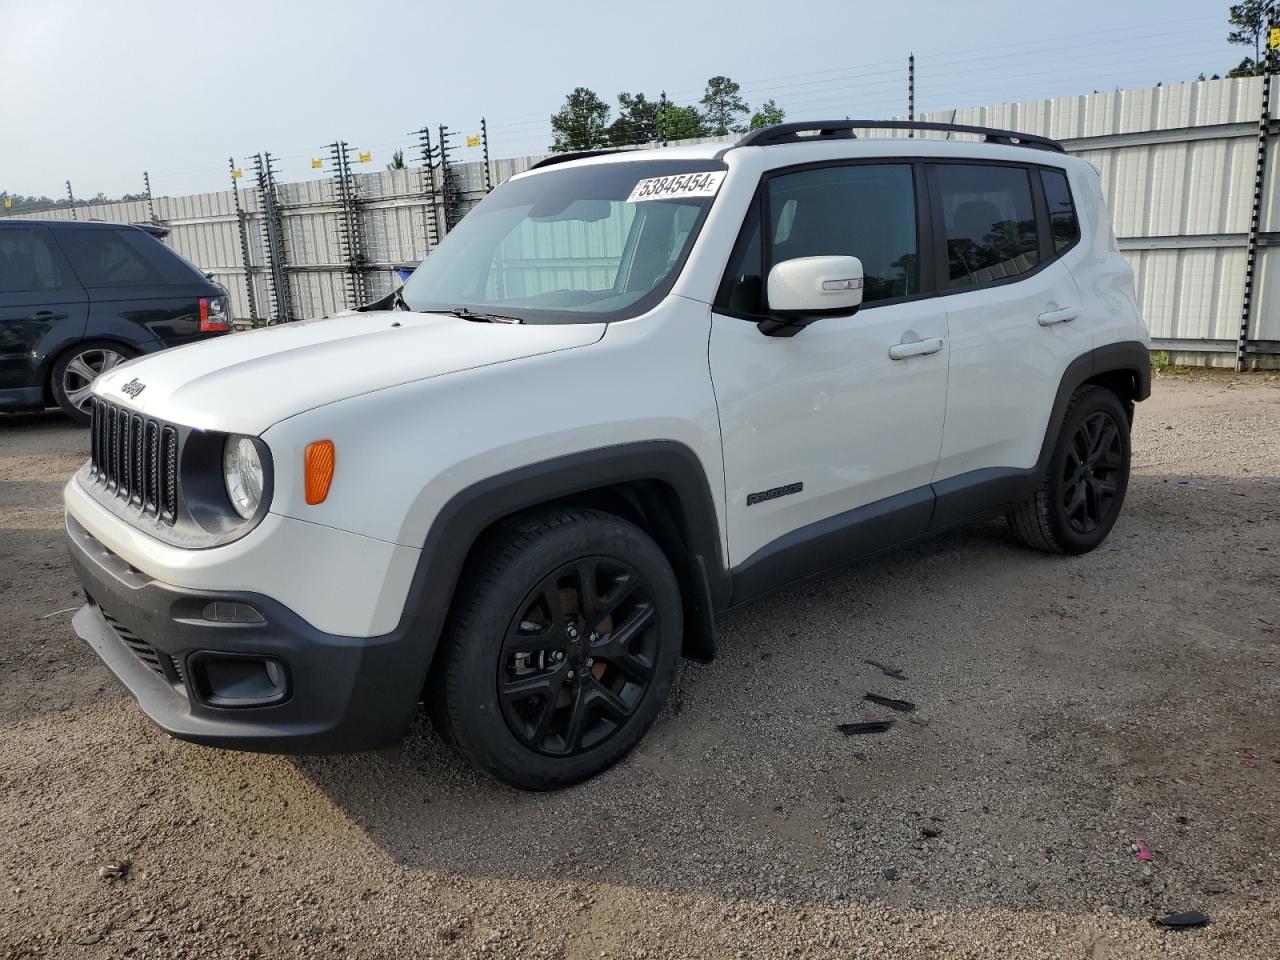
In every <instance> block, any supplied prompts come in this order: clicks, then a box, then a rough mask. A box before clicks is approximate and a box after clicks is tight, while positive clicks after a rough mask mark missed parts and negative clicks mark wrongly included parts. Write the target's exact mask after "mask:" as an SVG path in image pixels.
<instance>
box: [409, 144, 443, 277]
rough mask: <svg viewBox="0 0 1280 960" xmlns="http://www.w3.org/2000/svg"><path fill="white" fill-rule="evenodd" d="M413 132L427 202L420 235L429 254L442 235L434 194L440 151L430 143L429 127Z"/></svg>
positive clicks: (437, 202)
mask: <svg viewBox="0 0 1280 960" xmlns="http://www.w3.org/2000/svg"><path fill="white" fill-rule="evenodd" d="M414 132H415V133H416V134H417V135H418V152H419V155H420V156H421V157H422V169H421V171H420V172H421V175H422V195H423V196H424V197H425V198H426V201H427V202H426V206H424V207H423V210H422V234H423V238H424V239H425V240H426V243H427V249H426V252H427V253H430V252H431V251H432V250H434V249H435V248H436V245H437V244H438V243H439V242H440V238H441V237H442V236H443V235H444V234H443V232H442V231H441V230H440V222H439V215H440V211H439V204H440V197H439V195H438V194H437V193H436V163H437V162H438V161H439V159H440V151H439V148H437V147H436V146H435V145H434V144H432V142H431V128H430V127H422V128H421V129H419V130H416V131H414Z"/></svg>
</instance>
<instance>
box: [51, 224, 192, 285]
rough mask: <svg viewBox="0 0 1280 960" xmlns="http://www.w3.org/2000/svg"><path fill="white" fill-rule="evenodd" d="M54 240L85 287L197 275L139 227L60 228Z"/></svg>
mask: <svg viewBox="0 0 1280 960" xmlns="http://www.w3.org/2000/svg"><path fill="white" fill-rule="evenodd" d="M58 244H59V245H60V246H61V247H62V251H63V252H64V253H65V254H66V255H67V259H68V260H69V261H70V262H71V268H72V269H73V270H75V272H76V275H77V276H78V277H79V278H80V282H81V283H83V284H84V285H85V286H86V287H141V286H152V285H155V284H165V283H190V282H191V281H193V280H197V279H199V274H194V271H193V270H192V269H191V268H190V267H188V266H187V265H186V264H185V263H184V262H183V261H182V260H180V259H179V258H178V257H176V256H174V254H173V253H172V252H171V251H170V250H169V248H168V247H166V246H165V245H164V244H163V243H161V242H160V241H159V240H157V239H156V238H155V237H152V236H149V235H148V234H145V233H143V232H142V231H141V230H61V231H59V232H58ZM193 274H194V275H193Z"/></svg>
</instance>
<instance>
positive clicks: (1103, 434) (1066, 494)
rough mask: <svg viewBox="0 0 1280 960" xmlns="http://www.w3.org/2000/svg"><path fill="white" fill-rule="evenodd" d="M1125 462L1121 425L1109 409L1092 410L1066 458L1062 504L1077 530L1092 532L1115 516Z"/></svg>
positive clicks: (1080, 427)
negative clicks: (1117, 494)
mask: <svg viewBox="0 0 1280 960" xmlns="http://www.w3.org/2000/svg"><path fill="white" fill-rule="evenodd" d="M1123 466H1124V446H1123V444H1122V443H1121V438H1120V425H1119V424H1118V423H1116V421H1115V418H1114V417H1113V416H1112V415H1111V413H1110V412H1109V411H1107V410H1099V411H1097V412H1096V413H1091V414H1090V415H1089V416H1088V417H1086V418H1085V419H1084V421H1083V422H1082V423H1081V424H1080V425H1079V427H1077V428H1076V431H1075V433H1074V434H1073V435H1072V437H1071V441H1070V443H1069V444H1068V445H1067V448H1066V451H1065V455H1064V456H1063V458H1062V488H1061V489H1062V499H1063V504H1062V508H1063V511H1064V513H1065V516H1066V519H1067V523H1069V524H1070V525H1071V529H1072V530H1074V531H1075V532H1076V533H1078V534H1081V535H1086V534H1090V533H1092V532H1093V531H1094V530H1097V529H1098V527H1100V526H1101V525H1102V524H1104V523H1106V522H1107V521H1108V520H1109V519H1111V513H1112V511H1113V510H1114V509H1115V507H1116V492H1117V491H1118V490H1119V488H1120V470H1121V468H1122V467H1123Z"/></svg>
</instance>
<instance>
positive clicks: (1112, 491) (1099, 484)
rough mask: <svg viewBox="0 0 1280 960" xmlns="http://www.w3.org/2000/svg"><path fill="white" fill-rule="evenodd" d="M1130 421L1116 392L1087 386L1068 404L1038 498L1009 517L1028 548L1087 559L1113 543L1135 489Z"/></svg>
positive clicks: (1033, 498)
mask: <svg viewBox="0 0 1280 960" xmlns="http://www.w3.org/2000/svg"><path fill="white" fill-rule="evenodd" d="M1130 462H1131V449H1130V446H1129V416H1128V413H1127V412H1126V411H1125V407H1124V405H1123V404H1122V403H1121V402H1120V398H1119V397H1117V396H1116V395H1115V394H1114V393H1112V392H1111V391H1110V390H1108V389H1106V388H1105V387H1099V386H1093V385H1089V386H1084V387H1081V388H1080V389H1079V390H1077V391H1076V392H1075V393H1074V394H1072V396H1071V400H1070V401H1069V402H1068V403H1067V410H1066V415H1065V416H1064V417H1063V420H1062V429H1061V431H1060V432H1059V434H1058V439H1057V442H1056V443H1055V445H1054V448H1053V454H1052V456H1051V457H1050V458H1049V466H1048V469H1047V470H1046V471H1045V475H1044V478H1043V479H1042V480H1041V483H1040V489H1039V490H1038V491H1037V492H1036V494H1035V495H1034V496H1032V497H1030V498H1029V499H1027V500H1025V501H1024V502H1022V503H1020V504H1018V506H1017V507H1015V508H1014V509H1013V510H1012V511H1011V512H1010V513H1009V514H1008V516H1007V520H1008V522H1009V527H1010V528H1011V529H1012V530H1013V532H1014V533H1015V534H1016V535H1017V537H1018V539H1020V540H1021V541H1022V542H1023V543H1025V544H1027V546H1030V547H1035V548H1036V549H1037V550H1044V551H1046V552H1048V553H1065V554H1080V553H1087V552H1089V551H1090V550H1092V549H1094V548H1095V547H1097V546H1098V545H1099V544H1100V543H1102V541H1103V540H1105V539H1106V538H1107V534H1109V533H1110V532H1111V528H1112V527H1113V526H1114V525H1115V522H1116V518H1117V517H1118V516H1119V514H1120V507H1121V506H1122V505H1123V504H1124V495H1125V492H1126V491H1127V490H1128V488H1129V468H1130Z"/></svg>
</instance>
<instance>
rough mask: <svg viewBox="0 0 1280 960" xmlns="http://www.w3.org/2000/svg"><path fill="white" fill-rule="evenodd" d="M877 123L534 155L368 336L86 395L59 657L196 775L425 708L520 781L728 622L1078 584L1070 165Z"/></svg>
mask: <svg viewBox="0 0 1280 960" xmlns="http://www.w3.org/2000/svg"><path fill="white" fill-rule="evenodd" d="M875 126H893V127H895V128H902V127H906V126H908V125H907V124H902V123H892V124H889V123H885V124H876V123H867V122H861V121H853V122H851V121H842V122H833V123H822V124H784V125H781V126H775V127H770V128H767V129H764V130H760V131H756V132H753V133H751V134H749V135H748V136H746V137H745V138H744V139H742V140H740V141H739V142H738V143H737V144H735V145H733V146H730V147H726V146H722V145H706V146H696V147H688V148H677V149H667V150H646V151H637V152H624V153H608V154H602V155H578V156H558V157H554V158H552V159H550V160H547V161H544V162H542V163H540V164H538V166H537V167H536V168H535V169H533V170H531V171H529V172H528V173H524V174H521V175H519V176H517V177H514V178H513V179H511V180H510V181H508V182H507V183H505V184H503V185H502V186H500V187H498V188H497V189H496V190H494V191H493V193H492V194H490V195H489V196H488V197H487V198H486V199H485V200H484V201H483V202H482V203H481V204H480V205H479V206H478V207H477V208H476V209H475V210H474V211H472V212H471V213H469V214H468V215H467V217H466V218H465V220H463V222H462V223H461V225H460V226H459V227H458V228H457V229H455V230H454V231H453V232H451V233H450V234H449V236H448V238H447V239H446V240H445V241H444V242H443V243H442V244H441V246H440V247H439V249H437V250H436V251H434V252H433V253H432V254H431V256H430V257H429V258H427V260H426V261H425V262H424V263H423V264H422V265H421V266H420V267H419V268H418V270H417V271H416V272H415V273H414V274H413V276H412V277H411V278H410V279H409V280H408V282H407V283H406V284H405V285H404V287H403V288H402V289H401V290H397V291H396V292H395V293H393V294H392V295H391V296H390V297H388V298H387V299H386V300H384V301H382V302H380V303H377V304H372V305H370V307H367V308H364V310H362V311H360V312H355V313H352V314H349V315H345V316H339V317H335V318H333V319H329V320H322V321H310V322H301V323H290V324H287V325H282V326H276V327H272V328H269V329H263V330H258V331H255V332H253V333H249V334H242V335H237V336H234V337H227V338H224V339H222V340H216V341H212V342H209V343H201V344H197V345H193V346H189V347H182V348H179V349H176V350H171V351H168V352H166V353H163V354H160V355H157V356H154V357H147V358H144V359H139V360H137V361H134V362H132V363H129V364H126V365H124V366H121V367H117V368H116V369H115V370H112V371H111V372H110V373H107V374H104V375H103V376H102V377H100V378H99V380H98V381H97V383H96V384H95V387H94V392H95V395H96V397H95V405H94V413H93V426H92V429H93V456H92V459H91V461H90V462H89V463H87V464H86V465H85V466H84V467H83V468H82V469H81V470H80V471H79V472H78V473H77V474H76V475H75V476H74V477H73V478H72V479H71V481H70V482H69V483H68V484H67V487H66V494H65V495H66V508H67V532H68V535H69V537H70V541H71V550H72V557H73V561H74V563H75V566H76V569H77V572H78V574H79V576H80V579H81V581H82V582H83V584H84V588H85V593H86V599H87V601H88V602H87V604H86V606H85V607H84V608H83V609H82V610H81V611H80V612H79V613H78V614H77V616H76V618H75V621H74V626H75V630H76V632H77V633H78V634H79V635H80V636H81V637H82V638H83V639H84V640H85V641H86V642H87V643H89V644H90V645H91V646H92V647H93V649H94V650H96V651H97V653H98V654H99V655H100V656H101V657H102V659H103V660H104V661H106V663H107V665H108V666H109V667H110V668H111V670H112V671H113V672H114V673H115V674H116V675H117V676H118V677H119V678H120V680H121V681H123V683H124V684H125V685H126V686H127V687H128V688H129V690H130V691H131V692H132V694H133V695H134V696H135V697H136V698H137V700H138V701H139V703H140V704H141V706H142V709H143V710H144V711H145V712H146V713H147V714H148V715H149V716H150V717H151V718H152V719H153V720H155V721H156V722H157V723H158V724H159V725H160V726H162V727H163V728H164V729H166V730H167V731H169V732H170V733H172V734H173V735H175V736H178V737H182V738H184V739H187V740H193V741H197V742H200V743H209V744H216V745H219V746H224V747H238V748H244V749H252V750H274V751H287V752H293V753H313V752H329V751H348V750H361V749H367V748H374V747H379V746H383V745H386V744H389V743H392V742H394V741H396V740H397V739H399V738H400V737H402V736H403V735H404V733H405V731H406V729H407V727H408V726H409V723H410V720H411V718H412V717H413V716H414V714H415V711H416V710H417V708H418V705H419V704H420V703H422V702H424V701H425V703H426V706H427V708H428V709H429V710H430V712H431V714H432V716H433V717H434V720H435V722H436V724H437V726H438V727H439V729H440V731H441V733H442V734H443V735H444V736H445V738H446V739H447V740H448V741H450V742H451V743H452V744H454V745H455V746H456V747H457V749H458V750H459V751H460V752H461V753H462V754H463V755H464V756H465V757H467V758H468V759H469V760H470V761H471V762H473V763H474V764H475V765H476V766H478V767H480V768H481V769H483V770H485V771H487V772H488V773H490V774H492V775H493V776H495V777H498V778H499V779H501V780H504V781H506V782H507V783H510V784H515V785H518V786H521V787H528V788H550V787H557V786H561V785H564V784H568V783H572V782H574V781H576V780H580V779H582V778H584V777H587V776H590V775H591V774H593V773H596V772H597V771H599V770H601V769H603V768H605V767H607V766H608V765H609V764H611V763H613V762H615V761H616V760H618V758H619V757H621V756H622V755H623V754H624V753H625V752H626V751H627V750H628V749H629V748H630V747H632V746H633V745H634V744H635V743H636V742H637V741H638V740H639V739H640V737H641V736H643V734H644V733H645V730H646V729H647V728H648V727H649V726H650V724H652V723H653V722H654V719H655V717H656V716H657V715H658V713H659V711H660V710H661V708H662V705H663V701H664V700H665V698H666V696H667V692H668V690H669V688H670V685H671V681H672V676H673V673H674V670H675V665H676V660H677V658H678V657H679V656H680V655H681V653H684V654H685V655H688V656H692V657H697V658H709V657H711V656H712V654H713V653H714V649H715V628H714V625H713V620H714V617H715V616H716V614H718V613H720V612H721V611H723V610H725V609H727V608H729V607H733V606H736V605H738V604H741V603H744V602H746V601H748V600H751V599H752V598H754V597H758V596H760V595H761V594H763V593H766V592H767V591H769V590H772V589H774V588H777V587H780V586H783V585H785V584H789V583H793V582H795V581H797V580H801V579H803V578H805V577H810V576H813V575H815V574H818V573H820V572H822V571H824V570H827V569H829V568H832V567H836V566H839V565H841V564H845V563H848V562H849V561H851V560H853V559H855V558H858V557H862V556H865V555H867V554H870V553H872V552H874V551H879V550H883V549H885V548H887V547H891V546H894V545H895V544H901V543H905V542H907V541H911V540H915V539H917V538H920V537H923V536H926V535H929V534H932V533H935V532H937V531H939V530H943V529H947V528H950V527H954V526H956V525H957V524H963V523H969V522H972V521H976V520H982V519H986V518H991V517H995V516H1000V515H1004V516H1006V517H1007V518H1008V522H1009V525H1010V527H1011V528H1012V530H1013V531H1014V533H1015V534H1016V535H1017V536H1018V537H1019V538H1021V539H1022V540H1023V541H1025V542H1026V543H1028V544H1030V545H1032V546H1034V547H1038V548H1040V549H1044V550H1050V551H1056V552H1059V553H1073V554H1075V553H1082V552H1084V551H1087V550H1091V549H1093V548H1094V547H1096V546H1097V545H1098V544H1099V543H1100V542H1101V541H1102V540H1103V539H1104V538H1105V537H1106V536H1107V533H1108V532H1109V531H1110V529H1111V527H1112V525H1113V524H1114V523H1115V521H1116V515H1117V514H1118V513H1119V511H1120V506H1121V503H1122V502H1123V500H1124V495H1125V487H1126V484H1127V481H1128V477H1129V462H1130V457H1129V427H1130V422H1131V419H1132V416H1133V409H1134V402H1135V401H1138V400H1143V399H1145V398H1146V397H1147V395H1148V393H1149V390H1150V370H1149V360H1148V352H1147V346H1148V342H1149V341H1148V336H1147V332H1146V330H1145V329H1144V327H1143V324H1142V321H1141V318H1140V317H1139V315H1138V309H1137V306H1136V304H1135V301H1134V293H1133V277H1132V273H1131V271H1130V269H1129V267H1128V266H1127V264H1126V263H1125V261H1124V260H1123V259H1122V258H1121V256H1120V254H1119V253H1118V252H1117V248H1116V243H1115V240H1114V238H1113V236H1112V232H1111V227H1110V221H1109V217H1108V214H1107V210H1106V207H1105V205H1104V203H1103V200H1102V195H1101V190H1100V184H1099V177H1098V174H1097V172H1096V171H1095V170H1094V168H1093V167H1092V166H1090V165H1089V164H1088V163H1087V162H1085V161H1083V160H1079V159H1074V158H1071V157H1068V156H1066V155H1065V154H1064V153H1063V152H1062V150H1061V148H1060V147H1059V146H1058V145H1057V144H1056V143H1054V142H1052V141H1049V140H1045V139H1043V138H1038V137H1033V136H1027V135H1023V134H1017V133H1011V132H1009V131H999V130H989V129H985V128H968V127H946V126H942V125H937V124H933V125H930V124H916V125H914V126H916V127H924V128H929V129H946V130H949V131H950V132H953V133H960V134H967V135H976V137H977V138H978V139H971V140H965V141H963V142H962V141H958V140H954V139H947V140H943V139H890V138H887V137H881V138H858V137H856V136H855V135H854V131H855V130H858V129H863V128H868V127H875Z"/></svg>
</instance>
